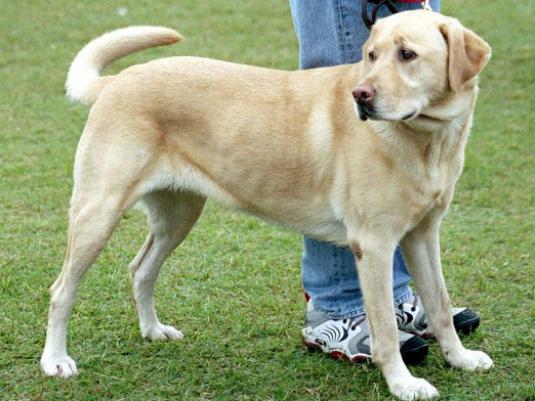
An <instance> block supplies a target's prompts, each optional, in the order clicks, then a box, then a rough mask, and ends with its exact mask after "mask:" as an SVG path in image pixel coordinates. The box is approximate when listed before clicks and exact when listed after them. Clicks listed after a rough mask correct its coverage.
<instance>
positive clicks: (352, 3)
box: [289, 0, 440, 319]
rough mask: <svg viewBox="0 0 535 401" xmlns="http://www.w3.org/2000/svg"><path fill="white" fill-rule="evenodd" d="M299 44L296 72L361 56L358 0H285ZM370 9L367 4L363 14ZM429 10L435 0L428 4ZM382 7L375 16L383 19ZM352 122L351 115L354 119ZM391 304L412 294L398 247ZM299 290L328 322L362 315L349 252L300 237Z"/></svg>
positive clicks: (437, 3)
mask: <svg viewBox="0 0 535 401" xmlns="http://www.w3.org/2000/svg"><path fill="white" fill-rule="evenodd" d="M289 1H290V7H291V10H292V18H293V23H294V27H295V31H296V33H297V38H298V40H299V60H300V63H299V65H300V68H314V67H325V66H330V65H337V64H348V63H355V62H357V61H359V60H360V59H361V58H362V45H363V44H364V42H365V41H366V39H367V38H368V34H369V31H368V29H367V28H366V26H365V25H364V23H363V21H362V16H361V4H360V1H359V0H289ZM373 6H374V5H373V4H370V6H369V12H370V13H371V9H372V7H373ZM396 7H397V8H398V10H409V9H418V8H420V7H421V6H420V4H419V3H416V4H414V3H396ZM431 7H432V8H433V10H435V11H438V10H439V9H440V0H431ZM388 14H389V12H388V9H387V8H386V7H382V8H381V10H380V12H379V13H378V17H384V16H386V15H388ZM355 118H356V117H355ZM393 269H394V276H393V277H394V279H393V288H394V300H395V302H396V304H398V303H401V302H403V301H405V300H406V299H408V298H409V297H410V296H411V295H412V291H411V289H410V287H409V282H410V280H411V276H410V274H409V272H408V271H407V266H406V265H405V261H404V260H403V256H402V254H401V250H400V248H399V246H398V247H397V249H396V251H395V253H394V266H393ZM302 277H303V287H304V289H305V291H306V292H307V293H308V295H310V297H311V298H312V300H313V302H314V307H315V308H316V309H318V310H320V311H323V312H325V313H326V314H328V315H329V316H330V317H331V318H333V319H343V318H350V317H354V316H357V315H360V314H362V313H364V304H363V297H362V293H361V291H360V286H359V281H358V275H357V271H356V269H355V258H354V257H353V253H352V252H351V251H350V250H349V248H340V247H337V246H335V245H332V244H330V243H327V242H321V241H317V240H314V239H312V238H307V237H305V251H304V255H303V263H302Z"/></svg>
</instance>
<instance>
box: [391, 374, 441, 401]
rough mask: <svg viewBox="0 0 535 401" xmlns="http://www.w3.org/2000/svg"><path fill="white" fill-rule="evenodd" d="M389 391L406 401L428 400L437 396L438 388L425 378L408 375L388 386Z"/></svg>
mask: <svg viewBox="0 0 535 401" xmlns="http://www.w3.org/2000/svg"><path fill="white" fill-rule="evenodd" d="M390 392H391V393H392V394H394V395H395V396H396V397H398V398H399V399H402V400H406V401H414V400H428V399H430V398H433V397H436V396H438V390H437V389H436V388H435V387H433V386H432V385H431V384H429V382H427V380H424V379H419V378H417V377H410V378H408V379H406V380H403V381H400V382H398V383H396V384H394V385H392V386H390Z"/></svg>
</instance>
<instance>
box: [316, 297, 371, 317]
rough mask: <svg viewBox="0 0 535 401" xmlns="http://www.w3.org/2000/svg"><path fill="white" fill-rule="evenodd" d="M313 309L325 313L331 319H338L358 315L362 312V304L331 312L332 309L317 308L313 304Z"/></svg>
mask: <svg viewBox="0 0 535 401" xmlns="http://www.w3.org/2000/svg"><path fill="white" fill-rule="evenodd" d="M311 302H312V303H314V300H311ZM314 309H316V310H318V311H320V312H322V313H324V314H326V315H327V316H329V317H330V318H331V319H333V320H339V319H351V318H354V317H357V316H360V315H363V314H364V306H362V305H359V306H356V305H355V307H354V308H352V307H349V308H347V310H348V311H347V312H333V311H332V310H326V309H323V308H318V307H317V305H316V304H314Z"/></svg>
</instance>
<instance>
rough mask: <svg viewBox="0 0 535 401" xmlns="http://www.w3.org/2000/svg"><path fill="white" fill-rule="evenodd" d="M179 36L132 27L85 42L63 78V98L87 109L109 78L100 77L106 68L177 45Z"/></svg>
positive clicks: (159, 29) (155, 28)
mask: <svg viewBox="0 0 535 401" xmlns="http://www.w3.org/2000/svg"><path fill="white" fill-rule="evenodd" d="M182 39H183V38H182V36H181V35H180V34H179V33H178V32H176V31H174V30H172V29H169V28H164V27H159V26H132V27H129V28H123V29H117V30H115V31H112V32H108V33H105V34H104V35H102V36H100V37H98V38H96V39H94V40H92V41H91V42H89V43H88V44H87V45H86V46H85V47H84V48H83V49H82V50H80V52H79V53H78V54H77V55H76V57H75V58H74V60H73V62H72V64H71V67H70V68H69V73H68V74H67V82H66V83H65V87H66V89H67V97H68V98H69V99H71V100H72V101H75V102H80V103H83V104H85V105H88V106H89V105H91V104H93V103H94V102H95V101H96V100H97V97H98V95H99V94H100V92H101V91H102V89H103V88H104V87H105V86H106V85H107V84H108V83H109V82H110V81H111V80H112V79H113V76H104V77H101V76H100V71H101V70H102V69H104V67H106V66H107V65H108V64H111V63H112V62H114V61H115V60H117V59H119V58H121V57H124V56H126V55H128V54H130V53H134V52H137V51H139V50H143V49H146V48H149V47H156V46H162V45H169V44H172V43H176V42H179V41H181V40H182Z"/></svg>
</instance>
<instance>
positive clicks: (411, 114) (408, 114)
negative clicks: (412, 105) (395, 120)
mask: <svg viewBox="0 0 535 401" xmlns="http://www.w3.org/2000/svg"><path fill="white" fill-rule="evenodd" d="M415 115H416V111H411V112H410V113H407V114H405V115H404V116H403V117H401V120H403V121H406V120H410V119H411V118H413V117H414V116H415Z"/></svg>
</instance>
